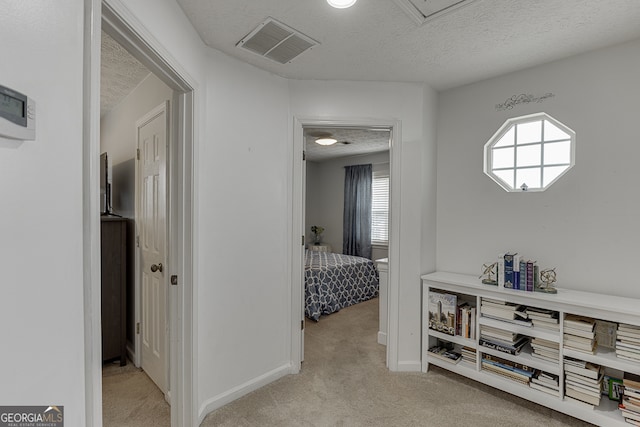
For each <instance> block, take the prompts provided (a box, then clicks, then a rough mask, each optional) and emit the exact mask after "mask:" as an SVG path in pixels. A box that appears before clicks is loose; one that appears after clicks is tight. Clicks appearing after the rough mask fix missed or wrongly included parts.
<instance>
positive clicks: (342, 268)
mask: <svg viewBox="0 0 640 427" xmlns="http://www.w3.org/2000/svg"><path fill="white" fill-rule="evenodd" d="M304 277H305V306H304V314H305V315H306V316H307V317H309V318H310V319H313V320H316V321H317V320H318V319H319V318H320V315H321V314H330V313H334V312H336V311H338V310H340V309H341V308H344V307H349V306H350V305H353V304H357V303H359V302H362V301H366V300H368V299H371V298H373V297H375V296H378V270H377V269H376V266H375V264H374V263H373V261H371V260H370V259H367V258H361V257H356V256H351V255H342V254H334V253H331V252H317V251H310V250H306V251H305V266H304Z"/></svg>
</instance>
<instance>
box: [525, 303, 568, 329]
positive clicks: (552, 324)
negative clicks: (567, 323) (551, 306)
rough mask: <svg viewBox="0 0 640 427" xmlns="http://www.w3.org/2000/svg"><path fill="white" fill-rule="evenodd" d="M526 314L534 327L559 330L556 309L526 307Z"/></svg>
mask: <svg viewBox="0 0 640 427" xmlns="http://www.w3.org/2000/svg"><path fill="white" fill-rule="evenodd" d="M527 316H528V317H529V319H531V323H533V327H534V328H542V329H549V330H551V331H555V332H558V331H560V323H559V322H558V317H559V316H558V312H557V311H553V310H546V309H544V308H536V307H527Z"/></svg>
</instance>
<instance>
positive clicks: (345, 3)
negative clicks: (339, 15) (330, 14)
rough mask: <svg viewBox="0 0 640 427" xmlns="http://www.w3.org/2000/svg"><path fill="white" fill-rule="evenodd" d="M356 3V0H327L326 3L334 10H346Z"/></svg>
mask: <svg viewBox="0 0 640 427" xmlns="http://www.w3.org/2000/svg"><path fill="white" fill-rule="evenodd" d="M356 1H357V0H327V3H329V5H331V6H333V7H335V8H336V9H346V8H348V7H351V6H353V5H354V4H356Z"/></svg>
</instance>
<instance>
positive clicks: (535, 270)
mask: <svg viewBox="0 0 640 427" xmlns="http://www.w3.org/2000/svg"><path fill="white" fill-rule="evenodd" d="M537 289H540V269H539V267H538V266H537V265H536V264H535V263H534V264H533V290H534V291H535V290H537Z"/></svg>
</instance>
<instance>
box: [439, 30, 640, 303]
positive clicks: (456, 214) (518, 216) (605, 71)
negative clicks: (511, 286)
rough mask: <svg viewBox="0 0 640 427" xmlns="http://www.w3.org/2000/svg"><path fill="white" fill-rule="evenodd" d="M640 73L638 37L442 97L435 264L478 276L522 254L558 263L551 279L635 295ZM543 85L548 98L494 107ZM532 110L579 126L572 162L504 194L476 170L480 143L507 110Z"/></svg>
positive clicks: (639, 225) (543, 263) (479, 162)
mask: <svg viewBox="0 0 640 427" xmlns="http://www.w3.org/2000/svg"><path fill="white" fill-rule="evenodd" d="M638 75H640V41H635V42H631V43H626V44H623V45H619V46H616V47H612V48H608V49H604V50H599V51H595V52H592V53H588V54H583V55H580V56H576V57H572V58H568V59H565V60H561V61H557V62H554V63H550V64H547V65H543V66H539V67H536V68H532V69H528V70H525V71H521V72H517V73H513V74H509V75H507V76H504V77H500V78H496V79H491V80H488V81H484V82H480V83H477V84H473V85H469V86H465V87H462V88H459V89H453V90H450V91H447V92H444V93H442V94H441V97H440V99H441V102H440V109H439V117H438V204H437V206H438V257H437V268H438V270H443V271H456V272H461V273H470V274H479V273H480V268H481V266H482V263H483V262H487V261H490V260H493V259H494V258H495V257H496V255H497V254H498V253H499V252H503V251H507V250H509V251H517V252H519V253H521V254H525V255H526V256H527V257H530V258H533V259H536V260H537V261H538V263H539V265H540V266H541V267H543V268H544V267H556V271H557V275H558V283H557V286H558V287H566V288H572V289H579V290H585V291H593V292H602V293H607V294H613V295H623V296H633V297H636V298H638V297H640V288H639V287H638V286H637V280H636V279H635V278H636V277H637V274H636V271H635V270H636V264H637V261H638V257H639V255H640V252H639V250H638V236H640V222H639V221H638V218H640V197H638V190H637V188H636V184H637V183H638V182H640V168H639V167H638V159H640V144H638V126H637V123H638V118H639V117H640V107H639V105H638V99H640V83H638ZM547 92H551V93H553V94H555V97H553V98H550V99H548V100H546V101H544V102H542V103H536V104H529V105H520V106H516V107H514V108H513V109H512V110H507V111H496V109H495V105H496V104H498V103H500V102H503V101H504V100H506V99H507V98H509V97H510V96H512V95H517V94H520V93H525V94H529V93H530V94H534V95H542V94H545V93H547ZM539 111H544V112H546V113H548V114H550V115H551V116H553V117H554V118H556V119H557V120H560V121H561V122H563V123H564V124H566V125H567V126H569V127H570V128H572V129H573V130H574V131H575V132H576V134H577V149H576V165H575V167H574V168H573V169H571V170H570V171H569V172H568V173H567V174H566V175H565V176H563V177H562V178H561V179H560V180H559V181H557V182H556V183H555V184H553V186H551V187H550V188H549V189H548V190H546V191H545V192H540V193H507V192H505V191H504V190H502V189H501V188H500V187H499V186H498V185H496V184H495V183H494V182H493V181H492V180H491V179H490V178H489V177H487V176H485V175H484V174H483V172H482V153H483V146H484V144H485V142H486V141H487V140H488V139H489V138H490V137H491V136H492V135H493V133H494V132H495V131H496V130H497V129H498V127H499V126H500V125H501V124H502V123H503V122H504V121H505V120H506V119H507V118H510V117H513V116H520V115H525V114H529V113H534V112H539Z"/></svg>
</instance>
